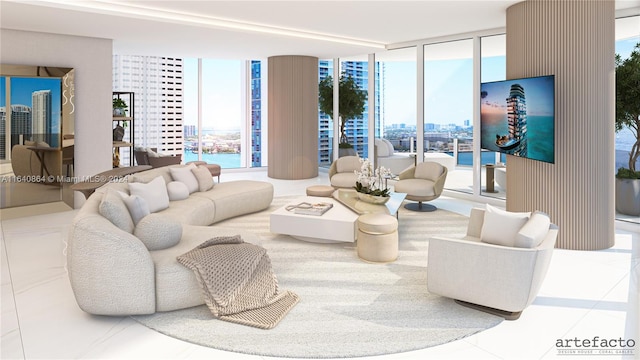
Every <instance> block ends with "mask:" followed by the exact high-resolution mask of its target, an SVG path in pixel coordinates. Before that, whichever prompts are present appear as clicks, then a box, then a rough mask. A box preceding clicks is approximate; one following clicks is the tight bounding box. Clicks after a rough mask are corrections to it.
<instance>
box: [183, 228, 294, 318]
mask: <svg viewBox="0 0 640 360" xmlns="http://www.w3.org/2000/svg"><path fill="white" fill-rule="evenodd" d="M177 259H178V262H179V263H181V264H182V265H184V266H186V267H188V268H189V269H191V270H192V271H193V272H194V273H195V275H196V278H197V279H198V283H199V284H200V286H201V287H202V292H203V295H204V300H205V303H206V304H207V307H208V308H209V309H210V310H211V312H212V313H213V315H214V316H215V317H216V318H219V319H221V320H225V321H230V322H234V323H238V324H243V325H249V326H254V327H257V328H261V329H271V328H273V327H275V326H276V325H277V324H278V323H279V322H280V320H282V318H284V316H285V315H286V314H287V313H288V312H289V310H291V308H293V306H294V305H295V304H297V303H298V295H296V294H295V293H293V292H291V291H283V292H280V291H279V289H278V280H277V279H276V276H275V274H274V273H273V270H272V269H271V260H270V259H269V256H268V255H267V250H266V249H264V248H263V247H260V246H257V245H253V244H249V243H245V242H244V241H243V240H242V238H240V236H239V235H236V236H228V237H217V238H213V239H210V240H207V241H205V242H204V243H202V244H200V245H199V246H197V247H196V248H194V249H193V250H191V251H189V252H187V253H185V254H182V255H180V256H178V258H177Z"/></svg>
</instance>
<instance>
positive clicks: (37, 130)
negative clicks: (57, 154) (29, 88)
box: [11, 90, 57, 146]
mask: <svg viewBox="0 0 640 360" xmlns="http://www.w3.org/2000/svg"><path fill="white" fill-rule="evenodd" d="M12 110H13V109H12ZM51 115H52V114H51V90H39V91H34V92H33V93H31V133H32V135H33V136H34V137H35V138H36V139H35V140H36V141H37V140H41V141H45V142H47V143H50V142H51V139H50V136H51V134H52V133H53V124H52V121H53V119H52V116H51ZM11 120H12V122H13V116H12V118H11ZM45 137H46V138H45ZM49 145H54V144H49ZM55 146H57V144H55Z"/></svg>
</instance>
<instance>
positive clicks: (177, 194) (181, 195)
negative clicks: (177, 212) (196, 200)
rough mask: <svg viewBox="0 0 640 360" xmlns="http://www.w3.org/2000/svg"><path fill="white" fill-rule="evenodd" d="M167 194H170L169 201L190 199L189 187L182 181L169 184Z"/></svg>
mask: <svg viewBox="0 0 640 360" xmlns="http://www.w3.org/2000/svg"><path fill="white" fill-rule="evenodd" d="M167 193H169V201H177V200H184V199H186V198H188V197H189V189H188V188H187V185H186V184H185V183H183V182H181V181H172V182H170V183H168V184H167Z"/></svg>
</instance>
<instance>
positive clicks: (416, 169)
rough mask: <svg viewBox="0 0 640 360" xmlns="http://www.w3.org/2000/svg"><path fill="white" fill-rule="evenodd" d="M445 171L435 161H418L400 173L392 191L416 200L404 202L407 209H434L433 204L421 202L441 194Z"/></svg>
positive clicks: (445, 176)
mask: <svg viewBox="0 0 640 360" xmlns="http://www.w3.org/2000/svg"><path fill="white" fill-rule="evenodd" d="M447 172H448V170H447V168H446V167H444V166H442V165H441V164H439V163H437V162H423V163H419V164H418V165H416V166H411V167H409V168H407V169H406V170H404V171H403V172H401V173H400V175H399V176H398V178H399V180H398V182H396V184H395V186H394V191H395V192H399V193H406V194H407V197H406V199H407V200H413V201H417V202H418V203H408V204H406V205H405V206H404V207H405V208H406V209H408V210H412V211H435V210H436V207H435V206H433V205H431V204H422V202H423V201H431V200H435V199H437V198H439V197H440V195H442V191H443V190H444V182H445V180H446V179H447Z"/></svg>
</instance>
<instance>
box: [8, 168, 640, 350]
mask: <svg viewBox="0 0 640 360" xmlns="http://www.w3.org/2000/svg"><path fill="white" fill-rule="evenodd" d="M239 178H253V179H261V180H267V181H271V182H272V183H273V184H274V186H275V189H276V196H282V195H296V194H298V195H301V194H303V193H304V189H305V188H306V187H307V186H308V185H310V184H314V183H319V184H326V183H328V181H327V179H326V173H321V174H320V176H319V177H318V178H315V179H310V180H304V181H285V180H273V179H268V178H267V176H266V172H265V171H252V172H243V173H233V172H227V173H225V174H223V176H222V180H223V181H229V180H232V179H239ZM435 203H436V205H437V206H438V207H440V208H442V209H446V210H450V211H456V212H459V213H462V214H468V212H469V209H470V208H471V206H473V205H474V204H472V203H469V202H466V201H461V200H457V199H452V198H445V197H441V198H440V199H438V200H436V201H435ZM74 214H75V211H66V212H59V213H54V214H48V215H35V216H28V217H20V218H15V219H3V220H2V222H1V225H2V227H1V231H0V236H1V240H2V241H1V243H2V244H1V245H2V247H1V249H2V253H1V259H0V265H1V274H2V297H1V303H0V305H1V315H2V322H1V328H0V330H1V335H2V338H1V342H0V350H1V353H0V358H2V359H22V358H24V359H43V358H46V359H70V358H81V359H93V358H95V359H159V358H165V359H200V358H207V359H211V358H215V359H261V358H262V357H260V356H249V355H242V354H235V353H228V352H223V351H218V350H214V349H210V348H205V347H202V346H198V345H192V344H189V343H186V342H183V341H180V340H176V339H173V338H170V337H167V336H165V335H162V334H159V333H156V332H154V331H152V330H149V329H148V328H146V327H144V326H142V325H140V324H138V323H136V322H135V321H133V320H131V319H129V318H126V317H104V316H92V315H89V314H86V313H84V312H83V311H82V310H80V309H79V308H78V306H77V305H76V303H75V300H74V298H73V294H72V292H71V288H70V285H69V280H68V277H67V274H66V271H65V257H64V252H65V239H66V235H67V230H68V226H69V224H70V222H71V219H72V217H73V216H74ZM639 263H640V226H635V225H631V226H629V225H625V230H622V229H620V228H618V229H617V230H616V245H615V246H614V247H613V248H611V249H607V250H603V251H591V252H583V251H569V250H559V249H557V250H556V251H555V252H554V255H553V260H552V263H551V266H550V269H549V272H548V274H547V277H546V279H545V282H544V284H543V286H542V289H541V290H540V293H539V295H538V297H537V299H536V300H535V302H534V303H533V305H531V306H530V307H529V308H528V309H527V310H526V311H525V312H524V313H523V314H522V317H521V318H520V319H519V320H517V321H505V322H503V323H501V324H500V325H498V326H496V327H494V328H491V329H488V330H486V331H483V332H480V333H478V334H476V335H473V336H470V337H468V338H465V339H461V340H458V341H454V342H451V343H448V344H444V345H441V346H436V347H433V348H428V349H424V350H420V351H414V352H408V353H401V354H395V355H388V356H379V357H375V358H371V359H380V360H396V359H422V358H430V359H548V358H579V359H586V358H598V359H620V358H623V357H621V356H620V355H602V354H600V353H594V354H593V355H578V356H573V357H572V356H566V355H559V354H558V351H557V349H556V342H557V340H558V339H574V338H577V339H579V340H582V339H593V338H594V337H595V336H598V337H599V338H600V339H603V338H606V339H619V338H623V339H634V340H635V342H640V337H639V335H638V326H639V323H640V314H639V311H638V308H639V303H638V295H639V290H640V287H639V286H638V278H639V277H640V265H639ZM635 354H636V355H635V357H633V356H632V357H624V359H630V358H640V344H637V345H636V347H635Z"/></svg>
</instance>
